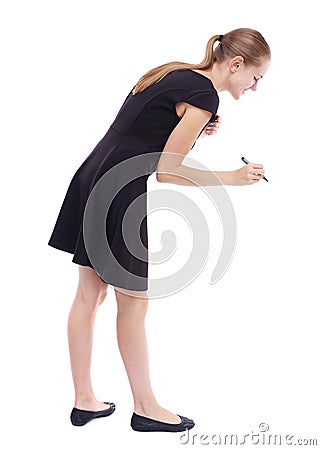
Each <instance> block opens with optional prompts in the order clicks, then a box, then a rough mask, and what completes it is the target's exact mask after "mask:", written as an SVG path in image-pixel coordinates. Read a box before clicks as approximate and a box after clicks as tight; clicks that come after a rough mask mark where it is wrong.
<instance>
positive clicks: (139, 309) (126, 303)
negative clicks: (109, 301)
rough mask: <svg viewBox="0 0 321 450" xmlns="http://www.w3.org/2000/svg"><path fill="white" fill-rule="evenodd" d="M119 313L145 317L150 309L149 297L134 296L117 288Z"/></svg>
mask: <svg viewBox="0 0 321 450" xmlns="http://www.w3.org/2000/svg"><path fill="white" fill-rule="evenodd" d="M115 295H116V300H117V308H118V314H130V315H131V316H136V317H137V316H139V317H145V315H146V313H147V309H148V298H146V297H138V296H132V295H128V294H124V293H122V292H119V291H117V290H115Z"/></svg>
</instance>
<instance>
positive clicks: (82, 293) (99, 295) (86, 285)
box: [77, 267, 108, 308]
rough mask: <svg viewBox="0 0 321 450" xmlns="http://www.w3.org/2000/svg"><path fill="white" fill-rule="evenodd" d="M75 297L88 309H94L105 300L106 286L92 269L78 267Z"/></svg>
mask: <svg viewBox="0 0 321 450" xmlns="http://www.w3.org/2000/svg"><path fill="white" fill-rule="evenodd" d="M79 273H80V276H79V283H78V290H77V297H78V298H79V299H80V300H81V301H82V302H83V303H85V304H86V305H87V306H88V307H90V308H95V307H97V306H99V305H101V303H102V302H103V301H104V300H105V298H106V295H107V288H108V284H107V283H104V282H103V281H102V280H101V279H100V278H99V276H98V275H97V274H96V273H95V272H94V270H93V269H91V268H88V267H79Z"/></svg>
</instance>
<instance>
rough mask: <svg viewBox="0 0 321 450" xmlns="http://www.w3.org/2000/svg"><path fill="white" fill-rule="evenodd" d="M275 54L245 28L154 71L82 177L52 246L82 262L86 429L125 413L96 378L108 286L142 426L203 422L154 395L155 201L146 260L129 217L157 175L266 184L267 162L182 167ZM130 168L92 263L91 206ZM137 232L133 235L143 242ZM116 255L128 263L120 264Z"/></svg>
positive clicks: (76, 411) (77, 351) (81, 393)
mask: <svg viewBox="0 0 321 450" xmlns="http://www.w3.org/2000/svg"><path fill="white" fill-rule="evenodd" d="M270 58H271V54H270V48H269V46H268V44H267V43H266V41H265V39H264V38H263V36H262V35H261V34H260V33H259V32H257V31H255V30H252V29H248V28H240V29H237V30H233V31H230V32H229V33H226V34H225V35H224V36H223V35H215V36H212V37H211V38H210V39H209V41H208V43H207V46H206V52H205V57H204V60H203V61H202V62H201V63H200V64H187V63H181V62H171V63H168V64H164V65H161V66H159V67H156V68H154V69H152V70H150V71H149V72H147V73H146V74H145V75H144V76H142V77H141V78H140V79H139V81H138V82H137V84H136V85H135V87H134V89H133V90H132V91H131V92H130V93H129V94H128V96H127V98H126V99H125V101H124V103H123V105H122V107H121V109H120V111H119V113H118V114H117V116H116V118H115V120H114V122H113V123H112V125H111V126H110V128H109V130H108V131H107V133H106V135H105V136H104V137H103V138H102V140H101V141H100V142H99V143H98V144H97V146H96V147H95V148H94V150H93V151H92V152H91V153H90V154H89V156H88V157H87V159H86V160H85V161H84V162H83V163H82V165H81V166H80V167H79V168H78V170H77V172H76V173H75V174H74V176H73V178H72V180H71V182H70V185H69V188H68V190H67V193H66V196H65V199H64V201H63V204H62V206H61V210H60V213H59V215H58V218H57V221H56V225H55V227H54V230H53V232H52V235H51V237H50V240H49V242H48V244H49V245H50V246H52V247H55V248H57V249H60V250H63V251H66V252H69V253H72V254H73V255H74V257H73V259H72V261H73V262H74V263H76V264H78V265H79V284H78V288H77V292H76V295H75V299H74V302H73V304H72V307H71V310H70V314H69V320H68V339H69V350H70V361H71V369H72V376H73V381H74V386H75V405H74V408H73V409H72V412H71V416H70V418H71V422H72V424H73V425H78V426H80V425H84V424H86V423H87V422H88V421H89V420H91V419H95V418H98V417H105V416H108V415H110V414H112V413H113V412H114V410H115V405H114V404H113V403H110V402H100V401H99V400H97V398H96V397H95V395H94V391H93V388H92V385H91V378H90V364H91V353H92V343H93V327H94V320H95V316H96V312H97V309H98V306H99V305H100V304H101V303H102V302H103V300H104V299H105V297H106V294H107V286H108V284H111V285H112V286H114V289H115V296H116V300H117V305H118V315H117V337H118V345H119V350H120V353H121V356H122V359H123V362H124V365H125V369H126V371H127V375H128V379H129V383H130V386H131V390H132V394H133V399H134V412H133V415H132V419H131V426H132V428H133V429H134V430H136V431H173V432H177V431H184V430H186V429H189V428H192V427H193V426H194V422H193V420H191V419H187V418H186V417H183V416H179V415H176V414H174V413H172V412H170V411H168V410H166V409H164V408H163V407H161V406H160V405H159V403H158V402H157V400H156V398H155V396H154V394H153V390H152V386H151V382H150V377H149V362H148V350H147V342H146V336H145V328H144V319H145V315H146V311H147V305H148V296H147V294H146V293H147V286H148V284H147V283H148V262H147V261H148V258H147V257H146V256H147V253H148V241H147V223H146V220H145V219H146V217H145V216H144V214H145V213H146V208H145V205H144V204H143V206H141V207H140V208H138V209H139V212H138V216H139V217H141V218H142V221H141V222H139V223H141V226H140V230H139V231H137V239H138V238H141V241H142V242H143V243H144V246H143V250H142V251H141V253H140V256H141V258H138V257H137V255H133V253H132V252H130V251H129V250H128V248H127V247H126V243H125V242H124V239H123V235H122V219H123V218H124V214H125V212H126V210H127V208H129V206H130V205H131V204H132V202H133V201H134V200H135V199H136V198H138V197H139V196H140V195H142V194H144V193H146V189H147V187H146V183H147V179H148V176H149V175H150V174H151V173H152V172H156V177H157V180H158V181H159V182H165V183H166V182H169V183H177V184H181V185H188V186H195V185H213V184H219V182H218V181H215V180H217V179H219V180H220V182H221V183H223V184H226V185H249V184H253V183H257V182H258V181H260V180H261V178H262V176H263V174H264V169H263V166H262V165H261V164H247V165H246V166H243V167H242V168H240V169H238V170H235V171H229V172H211V171H203V170H198V169H194V168H191V167H187V166H184V165H183V164H181V163H182V161H183V159H184V157H185V156H186V155H187V153H188V152H189V150H190V149H191V148H192V146H193V145H194V143H195V141H196V139H197V138H198V137H199V136H200V135H207V134H213V133H215V132H216V131H217V129H218V127H219V120H217V119H218V116H216V113H217V109H218V104H219V97H218V92H221V91H224V90H225V91H228V92H230V94H231V95H232V96H233V97H234V98H235V99H236V100H237V99H239V98H240V97H241V96H242V95H243V94H244V93H245V92H247V91H248V90H250V89H251V90H253V91H255V90H256V88H257V84H258V82H259V80H260V79H261V78H262V77H263V76H264V74H265V72H266V71H267V69H268V67H269V63H270ZM153 152H155V155H157V156H156V158H154V159H153V158H146V159H145V160H143V161H145V163H146V166H144V167H143V175H142V174H141V173H140V174H139V176H137V177H134V176H133V175H132V174H130V172H131V170H130V169H131V167H133V170H136V169H137V168H136V169H134V159H135V158H134V157H136V156H139V155H143V154H147V153H149V154H152V155H153ZM124 162H125V163H126V164H125V166H124V167H125V170H123V171H120V172H119V173H118V175H117V179H119V174H120V175H121V176H124V177H125V179H126V176H127V177H128V183H127V184H126V183H125V186H121V185H119V189H118V191H117V195H116V196H115V198H114V199H113V202H112V203H111V204H110V207H109V209H108V215H107V216H105V218H106V217H107V219H106V221H105V224H104V226H105V235H106V238H107V242H108V244H109V246H110V252H108V251H106V253H102V255H100V257H99V264H98V263H96V260H98V258H95V254H94V253H93V252H92V249H91V255H90V258H89V255H88V248H89V247H90V245H89V244H87V242H90V239H91V237H92V236H94V235H95V232H94V230H92V232H90V228H89V232H88V228H86V230H84V225H83V224H84V222H85V221H84V215H85V208H86V206H88V205H87V203H89V201H88V200H89V198H90V195H91V194H92V193H93V190H94V188H95V187H96V186H98V182H99V181H101V180H102V179H103V176H104V175H105V177H104V181H105V182H106V183H107V185H106V186H107V189H106V191H105V192H106V193H107V191H108V190H109V188H110V189H112V188H113V187H114V185H113V183H114V181H115V179H116V178H115V177H114V178H113V181H112V176H111V175H110V177H109V174H111V173H112V172H111V171H112V169H114V168H115V167H121V166H122V165H121V163H124ZM128 164H129V165H128ZM131 164H132V166H131ZM140 169H141V164H140V166H139V170H140ZM137 173H138V172H137ZM213 174H214V175H215V176H214V177H213ZM108 182H110V185H108ZM91 208H92V209H91V212H92V216H93V217H96V216H97V215H99V213H100V212H101V211H100V209H101V208H102V209H103V208H104V205H103V203H102V202H101V200H100V203H99V200H97V199H96V200H95V201H94V202H91ZM87 209H88V208H87ZM135 223H136V222H135ZM134 228H135V227H133V236H136V235H135V231H134ZM86 240H87V241H86ZM85 241H86V242H85ZM94 247H95V246H94ZM96 247H97V248H98V246H96ZM97 251H98V250H97ZM115 258H116V261H117V263H119V264H116V263H115ZM94 260H95V261H94ZM98 267H99V269H98ZM119 267H120V268H121V269H122V270H120V269H119Z"/></svg>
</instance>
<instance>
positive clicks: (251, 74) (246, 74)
mask: <svg viewBox="0 0 321 450" xmlns="http://www.w3.org/2000/svg"><path fill="white" fill-rule="evenodd" d="M269 65H270V60H265V61H263V62H262V64H261V65H260V66H258V67H255V66H249V65H246V64H245V63H244V62H242V61H237V60H236V61H235V62H233V63H231V65H230V80H229V83H228V89H227V90H228V91H229V92H230V94H231V95H232V97H233V98H235V100H239V99H240V98H241V97H242V95H244V94H245V93H246V92H247V91H249V90H252V91H256V88H257V85H258V82H259V80H260V79H261V78H262V77H263V76H264V75H265V73H266V71H267V70H268V68H269Z"/></svg>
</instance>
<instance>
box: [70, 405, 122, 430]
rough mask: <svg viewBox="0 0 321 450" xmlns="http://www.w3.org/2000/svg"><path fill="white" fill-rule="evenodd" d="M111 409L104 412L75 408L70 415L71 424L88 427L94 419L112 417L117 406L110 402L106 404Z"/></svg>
mask: <svg viewBox="0 0 321 450" xmlns="http://www.w3.org/2000/svg"><path fill="white" fill-rule="evenodd" d="M104 403H105V404H106V405H109V408H107V409H103V410H102V411H86V410H85V409H78V408H73V409H72V411H71V414H70V420H71V423H72V424H73V425H75V426H77V427H81V426H83V425H86V423H88V422H89V421H90V420H92V419H98V418H100V417H107V416H110V415H111V414H112V413H113V412H114V411H115V409H116V405H115V404H114V403H110V402H104Z"/></svg>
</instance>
